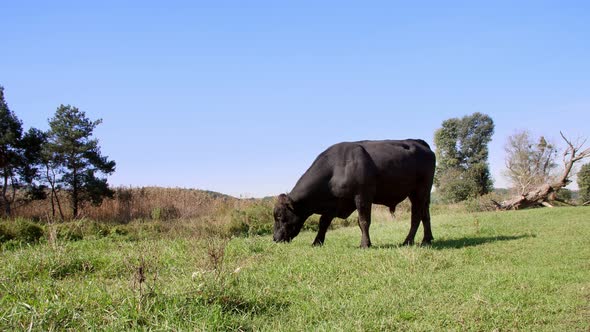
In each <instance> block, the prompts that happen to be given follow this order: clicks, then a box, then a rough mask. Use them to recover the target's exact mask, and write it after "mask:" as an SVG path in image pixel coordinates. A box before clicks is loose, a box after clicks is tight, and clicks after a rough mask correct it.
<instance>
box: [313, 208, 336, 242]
mask: <svg viewBox="0 0 590 332" xmlns="http://www.w3.org/2000/svg"><path fill="white" fill-rule="evenodd" d="M332 219H334V218H333V217H331V216H327V215H322V216H321V217H320V227H319V229H318V235H316V237H315V240H314V241H313V244H312V245H313V246H314V247H315V246H321V245H323V244H324V240H325V239H326V232H327V231H328V227H330V224H331V223H332Z"/></svg>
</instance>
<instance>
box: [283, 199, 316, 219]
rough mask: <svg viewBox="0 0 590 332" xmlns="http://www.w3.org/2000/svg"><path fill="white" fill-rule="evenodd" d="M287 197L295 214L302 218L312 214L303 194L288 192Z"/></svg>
mask: <svg viewBox="0 0 590 332" xmlns="http://www.w3.org/2000/svg"><path fill="white" fill-rule="evenodd" d="M289 198H290V199H291V202H292V203H293V210H294V212H295V214H296V215H297V216H299V217H300V218H303V219H304V220H305V219H307V218H308V217H309V216H311V215H312V214H313V212H312V211H311V208H310V206H309V200H308V199H307V197H305V196H300V195H297V194H295V195H291V194H289Z"/></svg>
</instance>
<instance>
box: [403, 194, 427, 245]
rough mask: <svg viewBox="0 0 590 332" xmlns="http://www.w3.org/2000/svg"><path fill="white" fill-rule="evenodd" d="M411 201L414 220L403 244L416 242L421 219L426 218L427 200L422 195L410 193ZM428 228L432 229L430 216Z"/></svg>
mask: <svg viewBox="0 0 590 332" xmlns="http://www.w3.org/2000/svg"><path fill="white" fill-rule="evenodd" d="M410 202H411V203H412V221H411V226H410V233H408V236H407V237H406V239H405V240H404V243H403V245H405V246H407V245H412V244H414V238H415V237H416V232H418V227H419V226H420V220H423V218H424V205H425V201H424V199H423V198H422V196H421V195H415V194H413V195H410ZM425 228H426V226H425ZM428 228H429V229H430V218H429V219H428ZM431 235H432V234H431Z"/></svg>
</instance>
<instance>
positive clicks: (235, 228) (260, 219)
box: [228, 204, 274, 236]
mask: <svg viewBox="0 0 590 332" xmlns="http://www.w3.org/2000/svg"><path fill="white" fill-rule="evenodd" d="M273 225H274V217H273V214H272V208H271V207H270V206H269V205H266V204H254V205H251V206H249V207H246V208H244V209H238V210H234V211H233V212H232V214H231V220H230V223H229V226H228V233H229V235H236V236H253V235H266V234H271V233H272V231H273Z"/></svg>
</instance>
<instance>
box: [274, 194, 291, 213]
mask: <svg viewBox="0 0 590 332" xmlns="http://www.w3.org/2000/svg"><path fill="white" fill-rule="evenodd" d="M278 202H279V204H281V205H285V206H286V207H287V208H288V209H289V210H293V201H292V200H291V198H290V197H289V196H287V195H285V194H280V195H279V198H278Z"/></svg>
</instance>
